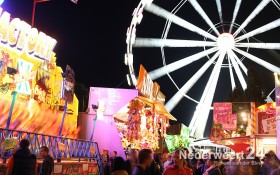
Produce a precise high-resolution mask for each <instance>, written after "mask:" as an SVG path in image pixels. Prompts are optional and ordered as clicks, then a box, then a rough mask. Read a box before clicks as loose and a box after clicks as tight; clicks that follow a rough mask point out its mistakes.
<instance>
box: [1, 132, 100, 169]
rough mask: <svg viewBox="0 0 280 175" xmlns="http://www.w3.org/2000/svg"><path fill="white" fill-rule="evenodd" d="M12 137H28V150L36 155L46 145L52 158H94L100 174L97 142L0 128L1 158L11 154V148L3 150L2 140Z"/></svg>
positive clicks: (20, 138) (19, 138)
mask: <svg viewBox="0 0 280 175" xmlns="http://www.w3.org/2000/svg"><path fill="white" fill-rule="evenodd" d="M13 137H14V138H17V139H18V141H20V140H22V139H28V140H29V141H30V147H29V148H30V151H31V152H32V153H33V154H35V155H36V156H37V155H38V153H39V150H40V148H41V147H42V146H47V147H48V148H49V150H50V154H51V155H52V156H53V158H54V159H67V158H78V159H83V158H87V159H90V160H95V161H96V162H97V164H98V168H99V171H100V173H101V174H102V162H101V158H100V153H99V149H98V144H97V142H93V141H89V140H80V139H73V138H66V137H60V136H51V135H46V134H38V133H33V132H26V131H20V130H6V129H4V128H0V145H1V148H0V150H1V158H2V159H7V158H9V157H10V156H11V154H12V150H9V151H5V145H4V142H5V140H6V139H7V138H13Z"/></svg>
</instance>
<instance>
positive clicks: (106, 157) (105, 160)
mask: <svg viewBox="0 0 280 175" xmlns="http://www.w3.org/2000/svg"><path fill="white" fill-rule="evenodd" d="M101 158H102V166H103V174H104V175H110V169H109V151H108V150H105V149H104V150H103V151H102V155H101Z"/></svg>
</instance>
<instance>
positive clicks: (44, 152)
mask: <svg viewBox="0 0 280 175" xmlns="http://www.w3.org/2000/svg"><path fill="white" fill-rule="evenodd" d="M39 155H40V156H41V157H43V162H42V165H41V167H40V170H39V175H51V174H52V172H53V169H54V160H53V158H52V157H51V156H50V155H49V148H48V147H47V146H42V147H41V148H40V151H39Z"/></svg>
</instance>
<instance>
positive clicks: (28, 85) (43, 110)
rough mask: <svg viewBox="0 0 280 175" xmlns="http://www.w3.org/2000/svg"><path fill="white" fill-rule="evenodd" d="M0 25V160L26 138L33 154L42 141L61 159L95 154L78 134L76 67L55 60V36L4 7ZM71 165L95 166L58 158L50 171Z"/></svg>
mask: <svg viewBox="0 0 280 175" xmlns="http://www.w3.org/2000/svg"><path fill="white" fill-rule="evenodd" d="M0 26H1V27H0V143H1V158H2V160H3V163H4V164H1V166H3V167H5V160H6V159H7V158H8V157H9V156H10V154H11V152H12V149H13V148H15V147H16V146H17V144H18V141H19V140H21V139H24V138H26V139H28V140H30V144H31V146H30V149H31V152H32V153H34V154H36V155H37V154H38V151H39V149H40V147H41V146H44V145H46V146H48V147H49V149H50V154H51V156H53V157H54V158H55V159H56V158H57V159H59V160H61V159H62V160H63V159H71V160H75V159H78V158H81V159H82V158H90V159H91V158H96V157H98V156H97V155H98V154H97V153H98V152H96V151H95V150H97V149H96V148H97V143H94V142H91V141H85V140H77V137H78V132H79V130H80V128H78V127H77V116H78V100H77V98H76V96H75V94H74V85H75V78H74V72H73V70H72V69H71V68H70V66H67V67H66V69H65V71H63V70H62V68H61V67H59V66H57V65H56V56H55V53H54V52H53V49H54V47H55V45H56V42H57V41H56V40H55V39H54V38H52V37H51V36H48V35H47V34H45V33H44V32H41V31H39V30H38V29H36V28H34V27H31V26H30V25H29V24H28V23H26V22H25V21H22V20H21V19H19V18H17V17H11V15H10V14H9V13H8V12H5V11H4V9H2V8H0ZM69 167H72V168H70V169H71V170H74V171H76V172H80V173H83V172H89V171H91V172H97V170H96V169H97V167H96V164H94V165H93V164H92V163H85V165H83V163H78V161H76V163H75V165H74V163H65V162H63V161H62V162H61V163H56V165H55V172H54V174H57V175H59V174H61V173H62V171H63V172H64V173H65V172H66V173H67V172H68V173H69V171H70V169H69ZM84 167H86V168H84ZM89 167H91V168H89ZM67 169H68V170H69V171H68V170H67ZM89 169H91V170H89ZM92 169H94V170H92ZM2 170H3V171H5V168H4V169H1V170H0V171H2ZM0 174H1V173H0Z"/></svg>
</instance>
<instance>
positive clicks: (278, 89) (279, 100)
mask: <svg viewBox="0 0 280 175" xmlns="http://www.w3.org/2000/svg"><path fill="white" fill-rule="evenodd" d="M274 76H275V101H276V137H277V138H276V143H280V81H279V75H278V74H276V73H275V74H274ZM276 145H277V148H276V154H277V157H278V158H280V144H276Z"/></svg>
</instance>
